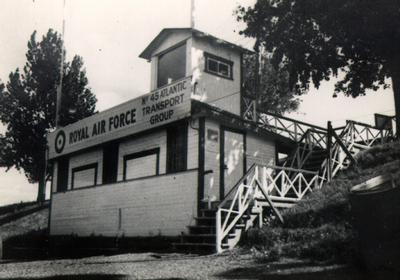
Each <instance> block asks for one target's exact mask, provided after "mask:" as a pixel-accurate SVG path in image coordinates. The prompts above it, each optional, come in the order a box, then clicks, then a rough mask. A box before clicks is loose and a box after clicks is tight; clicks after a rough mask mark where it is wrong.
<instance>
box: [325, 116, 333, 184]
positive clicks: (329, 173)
mask: <svg viewBox="0 0 400 280" xmlns="http://www.w3.org/2000/svg"><path fill="white" fill-rule="evenodd" d="M326 137H327V140H326V143H327V144H326V180H327V182H328V183H330V182H331V180H332V123H331V121H328V133H327V134H326Z"/></svg>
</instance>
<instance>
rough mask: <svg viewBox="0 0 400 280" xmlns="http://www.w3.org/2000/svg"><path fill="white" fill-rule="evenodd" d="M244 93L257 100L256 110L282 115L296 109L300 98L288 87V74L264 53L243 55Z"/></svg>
mask: <svg viewBox="0 0 400 280" xmlns="http://www.w3.org/2000/svg"><path fill="white" fill-rule="evenodd" d="M243 65H244V71H243V81H244V95H245V96H247V97H250V98H252V99H254V100H257V110H259V111H263V112H272V113H275V114H280V115H282V114H283V113H285V112H292V111H295V110H297V108H298V107H299V104H300V100H299V99H298V98H296V97H295V95H296V92H295V91H293V90H291V89H290V87H289V74H288V73H287V71H284V70H283V69H282V68H278V69H275V68H274V67H273V66H272V64H271V63H270V60H269V58H268V55H267V54H266V53H261V55H260V59H259V61H258V63H257V55H245V56H244V63H243Z"/></svg>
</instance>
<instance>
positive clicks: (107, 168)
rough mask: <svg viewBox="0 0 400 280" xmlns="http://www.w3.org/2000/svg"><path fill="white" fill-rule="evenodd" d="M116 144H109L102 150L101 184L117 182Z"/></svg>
mask: <svg viewBox="0 0 400 280" xmlns="http://www.w3.org/2000/svg"><path fill="white" fill-rule="evenodd" d="M117 173H118V143H110V144H108V145H106V146H105V147H104V149H103V184H109V183H114V182H116V181H117Z"/></svg>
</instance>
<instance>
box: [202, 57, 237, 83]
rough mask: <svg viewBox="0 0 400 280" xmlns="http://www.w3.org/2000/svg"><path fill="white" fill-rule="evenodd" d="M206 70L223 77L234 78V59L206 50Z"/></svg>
mask: <svg viewBox="0 0 400 280" xmlns="http://www.w3.org/2000/svg"><path fill="white" fill-rule="evenodd" d="M204 58H205V69H204V71H205V72H207V73H209V74H213V75H216V76H219V77H222V78H226V79H231V80H233V73H232V69H233V61H230V60H227V59H225V58H222V57H219V56H216V55H213V54H210V53H207V52H205V53H204Z"/></svg>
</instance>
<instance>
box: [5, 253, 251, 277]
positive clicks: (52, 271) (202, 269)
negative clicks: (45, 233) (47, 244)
mask: <svg viewBox="0 0 400 280" xmlns="http://www.w3.org/2000/svg"><path fill="white" fill-rule="evenodd" d="M251 262H252V257H251V256H250V255H243V256H240V257H237V256H232V255H231V254H230V255H223V256H221V255H210V256H193V255H192V256H190V255H181V254H165V255H162V254H152V253H143V254H124V255H116V256H111V257H90V258H83V259H77V260H72V259H64V260H54V261H34V262H15V263H14V262H10V263H2V264H0V279H32V278H33V279H34V278H39V279H43V278H44V279H90V277H91V276H92V277H94V278H93V279H101V278H103V279H220V277H218V275H219V274H221V273H224V272H226V271H229V270H232V269H237V268H239V267H242V266H246V265H247V264H250V263H251ZM66 276H68V277H66Z"/></svg>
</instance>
